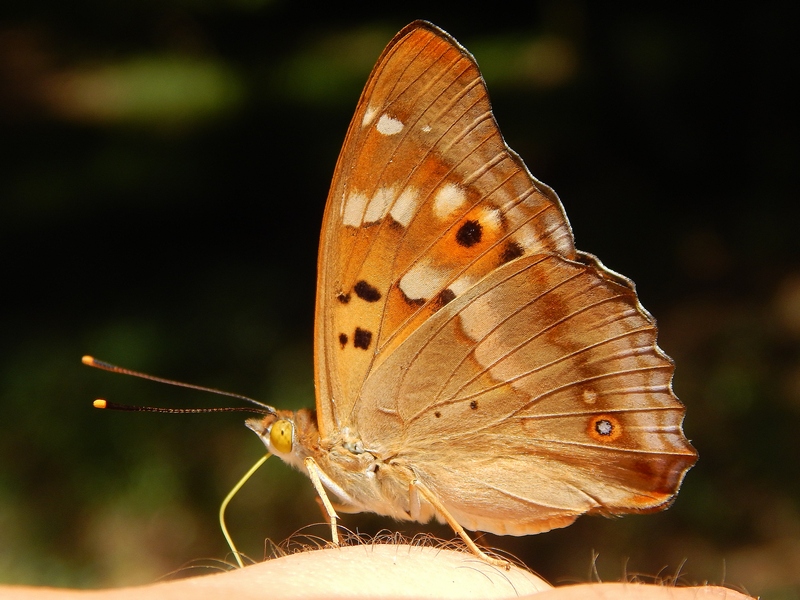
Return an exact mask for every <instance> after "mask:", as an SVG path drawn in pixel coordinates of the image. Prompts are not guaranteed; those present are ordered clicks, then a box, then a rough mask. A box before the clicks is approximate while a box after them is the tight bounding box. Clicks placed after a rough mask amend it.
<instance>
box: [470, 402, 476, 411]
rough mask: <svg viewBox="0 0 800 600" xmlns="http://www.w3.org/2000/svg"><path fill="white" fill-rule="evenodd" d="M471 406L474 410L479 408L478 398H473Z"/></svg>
mask: <svg viewBox="0 0 800 600" xmlns="http://www.w3.org/2000/svg"><path fill="white" fill-rule="evenodd" d="M469 407H470V408H471V409H472V410H478V401H477V400H473V401H472V402H470V403H469Z"/></svg>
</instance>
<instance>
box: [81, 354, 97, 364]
mask: <svg viewBox="0 0 800 600" xmlns="http://www.w3.org/2000/svg"><path fill="white" fill-rule="evenodd" d="M81 362H82V363H83V364H85V365H93V364H94V356H89V355H88V354H87V355H86V356H83V357H81Z"/></svg>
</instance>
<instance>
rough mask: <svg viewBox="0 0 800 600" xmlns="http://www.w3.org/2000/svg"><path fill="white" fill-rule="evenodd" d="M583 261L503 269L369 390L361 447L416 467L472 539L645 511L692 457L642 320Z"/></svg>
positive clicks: (387, 365) (668, 369) (618, 290)
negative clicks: (585, 516)
mask: <svg viewBox="0 0 800 600" xmlns="http://www.w3.org/2000/svg"><path fill="white" fill-rule="evenodd" d="M584 258H585V261H584V262H574V261H569V260H566V259H564V258H562V257H559V256H556V255H540V256H533V257H523V258H520V259H518V260H516V261H513V262H510V263H508V264H506V265H504V266H502V267H500V268H499V269H497V270H496V271H494V272H493V273H492V274H490V275H489V276H488V277H486V278H484V279H483V280H481V281H480V282H479V283H478V284H477V285H475V286H473V287H472V288H471V289H470V290H468V291H467V292H465V293H464V294H463V295H462V296H461V297H459V298H457V299H455V300H453V302H451V303H450V304H448V305H447V306H446V307H443V308H442V309H441V310H440V311H438V312H437V313H436V314H435V315H433V316H432V317H431V318H430V319H428V320H427V321H426V322H425V323H424V324H423V325H422V326H421V327H420V328H419V329H418V330H416V331H415V332H414V333H413V334H411V335H410V336H409V337H408V338H407V339H406V341H405V343H404V344H403V345H402V346H401V347H400V348H399V349H398V350H397V351H395V352H394V353H392V354H391V355H390V356H388V357H387V358H386V359H385V360H384V361H383V362H382V364H381V365H380V366H378V367H377V368H376V369H375V371H374V372H373V373H371V375H370V377H369V379H368V380H367V383H366V385H365V388H364V391H363V395H362V399H361V401H360V403H359V406H358V413H357V418H356V424H357V428H358V431H359V432H360V434H361V436H362V439H363V441H364V444H365V446H367V447H374V448H377V449H378V450H379V452H380V453H381V454H383V455H388V456H393V457H394V460H395V461H399V462H402V463H404V464H408V465H413V469H414V471H415V472H416V473H417V475H418V476H419V477H420V479H421V480H423V481H424V482H425V483H426V485H428V486H429V487H430V488H432V489H435V490H436V492H437V494H439V496H440V499H441V500H442V502H443V503H444V504H445V506H446V508H447V509H448V511H450V513H451V514H453V515H454V516H456V518H457V519H458V520H459V522H460V523H462V525H464V526H466V527H468V528H471V529H480V530H483V531H492V532H495V533H515V534H523V533H535V532H538V531H542V530H547V529H551V528H553V527H558V526H562V525H565V524H568V523H569V522H571V521H572V520H573V519H574V518H575V517H576V516H577V515H579V514H582V513H585V512H603V513H615V512H630V511H632V510H643V511H646V510H655V509H657V508H660V507H662V506H663V505H664V504H665V503H667V502H669V501H670V500H671V498H672V497H673V495H674V494H675V493H676V492H677V489H678V487H679V485H680V482H681V480H682V478H683V476H684V474H685V472H686V470H688V468H689V467H690V466H691V465H692V464H693V463H694V461H695V459H696V454H695V452H694V450H693V448H692V447H691V446H690V445H689V443H688V442H687V441H686V438H685V437H684V436H683V432H682V429H681V423H682V420H683V414H684V408H683V405H682V404H681V403H680V402H679V401H678V400H677V398H676V397H675V396H674V394H673V393H672V388H671V379H672V373H673V364H672V362H671V361H670V360H669V359H668V358H667V357H666V356H665V355H664V354H663V353H662V352H661V351H660V350H659V349H658V347H657V345H656V329H655V326H654V324H653V322H652V319H651V317H650V316H649V315H648V314H647V313H646V311H644V310H643V309H642V308H641V306H640V305H639V303H638V300H637V298H636V295H635V292H634V291H633V289H632V288H631V287H630V286H628V285H624V284H622V283H618V282H616V281H614V280H612V279H610V278H609V277H608V276H607V273H606V272H605V270H604V269H603V267H602V266H601V265H599V264H598V263H595V262H594V261H593V260H591V258H590V257H584ZM443 453H446V455H447V456H446V457H444V456H443ZM598 465H602V469H598ZM512 517H513V518H512Z"/></svg>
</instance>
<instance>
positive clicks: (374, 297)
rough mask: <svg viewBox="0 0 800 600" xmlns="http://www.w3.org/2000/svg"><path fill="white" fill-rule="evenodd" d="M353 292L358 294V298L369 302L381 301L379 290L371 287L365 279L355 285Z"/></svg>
mask: <svg viewBox="0 0 800 600" xmlns="http://www.w3.org/2000/svg"><path fill="white" fill-rule="evenodd" d="M353 291H354V292H355V293H356V296H358V297H359V298H361V299H362V300H365V301H367V302H377V301H378V300H380V299H381V293H380V292H379V291H378V288H376V287H374V286H371V285H370V284H368V283H367V282H366V281H364V280H363V279H362V280H361V281H359V282H358V283H357V284H356V285H355V287H354V288H353Z"/></svg>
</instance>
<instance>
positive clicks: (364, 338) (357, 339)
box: [353, 327, 372, 350]
mask: <svg viewBox="0 0 800 600" xmlns="http://www.w3.org/2000/svg"><path fill="white" fill-rule="evenodd" d="M371 343H372V332H371V331H367V330H366V329H361V327H356V332H355V335H354V336H353V346H355V347H356V348H361V349H362V350H367V349H368V348H369V345H370V344H371Z"/></svg>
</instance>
